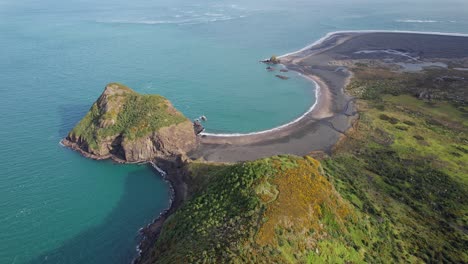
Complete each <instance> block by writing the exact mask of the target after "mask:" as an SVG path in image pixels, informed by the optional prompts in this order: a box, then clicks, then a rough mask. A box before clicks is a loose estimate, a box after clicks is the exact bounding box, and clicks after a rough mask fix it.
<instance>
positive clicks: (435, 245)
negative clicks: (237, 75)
mask: <svg viewBox="0 0 468 264" xmlns="http://www.w3.org/2000/svg"><path fill="white" fill-rule="evenodd" d="M353 71H354V73H355V74H354V77H353V80H352V81H351V83H350V84H349V86H348V87H347V90H348V92H349V93H350V94H352V95H354V96H355V97H356V100H357V101H356V104H357V108H358V111H359V113H360V118H359V120H358V121H357V123H356V124H355V125H354V128H353V129H351V130H350V131H348V132H347V133H346V137H344V139H343V140H341V141H340V142H339V143H338V144H337V145H336V146H335V148H334V150H333V153H332V155H330V156H327V155H320V157H321V161H320V162H319V161H317V160H315V159H313V158H311V157H309V156H305V157H296V156H275V157H270V158H265V159H261V160H257V161H252V162H245V163H237V164H213V163H205V162H199V161H194V162H191V163H189V164H188V165H187V170H188V171H189V175H190V179H189V181H188V183H189V189H190V190H189V193H190V195H191V198H190V199H189V200H188V201H187V202H186V203H185V204H184V205H183V206H182V207H181V208H180V209H179V210H177V211H176V213H174V214H173V215H171V216H170V217H169V218H168V219H167V221H166V222H165V224H164V226H163V229H162V232H161V234H160V236H159V239H158V240H157V242H156V244H155V245H154V246H153V247H152V248H151V250H150V254H149V257H148V258H146V259H145V260H144V261H143V263H184V262H187V263H220V262H222V263H401V262H410V263H424V262H429V263H449V262H450V263H465V262H467V261H468V255H467V253H466V245H467V237H466V228H467V219H468V218H467V215H468V214H467V213H468V205H467V203H466V201H467V200H468V189H467V184H468V148H467V147H466V146H467V144H468V139H467V136H466V133H467V132H468V127H467V125H468V124H467V118H466V117H467V113H468V111H467V108H466V105H465V102H466V100H465V99H464V98H463V93H461V92H460V89H461V88H463V87H466V83H461V82H464V80H463V79H459V81H457V83H454V82H452V81H449V82H446V83H445V82H440V81H438V80H439V79H437V78H439V77H440V76H450V75H453V74H455V73H454V72H451V70H440V71H436V70H430V71H426V72H420V73H411V74H410V73H395V72H391V71H390V70H387V69H382V68H370V67H368V66H367V65H364V64H359V65H357V66H356V68H354V69H353ZM447 71H448V72H447ZM457 76H459V75H457ZM460 87H461V88H460ZM450 89H453V93H452V92H451V93H447V92H446V91H447V90H450ZM455 94H458V95H460V96H454V95H455Z"/></svg>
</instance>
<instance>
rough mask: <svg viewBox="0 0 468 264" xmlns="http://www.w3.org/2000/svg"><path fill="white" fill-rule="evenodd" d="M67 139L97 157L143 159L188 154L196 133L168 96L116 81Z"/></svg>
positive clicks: (66, 143)
mask: <svg viewBox="0 0 468 264" xmlns="http://www.w3.org/2000/svg"><path fill="white" fill-rule="evenodd" d="M63 142H64V144H65V145H68V146H71V147H72V148H74V149H77V150H80V151H81V152H82V153H83V154H85V155H86V156H89V157H92V158H97V159H105V158H114V159H116V160H122V161H126V162H138V161H149V160H152V159H154V158H157V157H172V156H174V155H178V154H185V153H186V152H187V151H190V150H191V149H193V148H194V147H195V146H196V136H195V133H194V130H193V125H192V122H191V121H190V120H188V119H187V118H186V117H185V116H184V115H183V114H182V113H180V112H179V111H177V110H176V109H175V108H174V107H173V106H172V104H171V103H170V102H169V100H167V99H165V98H164V97H162V96H159V95H142V94H139V93H137V92H135V91H133V90H132V89H130V88H128V87H126V86H124V85H121V84H118V83H111V84H109V85H107V86H106V88H105V90H104V92H103V93H102V94H101V96H100V97H99V99H98V100H97V101H96V102H95V103H94V104H93V105H92V107H91V109H90V110H89V112H88V113H87V114H86V116H85V117H84V118H83V119H82V120H81V121H80V122H79V123H78V124H77V125H76V126H75V127H74V128H73V129H72V130H71V132H70V133H69V134H68V136H67V138H66V139H65V140H64V141H63Z"/></svg>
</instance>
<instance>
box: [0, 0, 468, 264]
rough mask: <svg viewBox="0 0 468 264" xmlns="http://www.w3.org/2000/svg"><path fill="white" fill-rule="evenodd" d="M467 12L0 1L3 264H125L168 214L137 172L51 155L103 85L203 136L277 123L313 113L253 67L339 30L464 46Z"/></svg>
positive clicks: (436, 5)
mask: <svg viewBox="0 0 468 264" xmlns="http://www.w3.org/2000/svg"><path fill="white" fill-rule="evenodd" d="M467 12H468V4H467V3H466V1H444V2H441V1H440V2H439V1H437V2H436V1H433V2H432V3H431V4H428V1H422V0H419V1H412V3H411V4H408V3H407V1H370V0H366V1H363V0H361V1H350V0H348V1H347V0H341V1H306V0H304V1H297V0H293V1H280V0H271V1H265V0H261V1H246V0H242V1H224V0H221V1H203V3H195V2H193V1H188V0H176V1H168V0H156V1H155V0H153V1H149V0H136V1H122V0H117V1H109V0H100V1H95V0H93V1H91V0H81V1H78V0H71V1H66V2H64V1H58V0H43V1H37V0H23V1H13V0H0V80H1V85H0V91H1V97H0V113H1V115H0V146H1V148H0V154H1V156H2V159H1V160H0V171H1V172H0V234H1V235H0V263H126V262H128V261H129V260H130V259H131V258H132V257H133V256H134V254H135V246H136V244H137V233H138V229H139V228H140V227H141V226H144V225H145V224H147V223H149V222H150V221H151V219H153V218H154V217H156V216H157V215H158V214H159V213H160V212H161V211H162V210H163V209H164V208H165V207H167V205H168V199H169V194H168V186H167V185H166V183H164V182H163V181H162V179H161V178H160V177H158V176H157V175H155V174H154V173H153V172H152V171H151V170H150V169H149V168H147V167H146V166H136V165H132V166H123V165H114V164H112V163H111V162H96V161H91V160H87V159H84V158H82V157H80V156H79V155H78V154H76V153H74V152H72V151H70V150H68V149H65V148H63V147H61V146H60V145H59V144H58V142H59V140H60V139H61V138H62V137H64V136H65V135H66V133H67V132H68V131H69V130H70V129H71V128H72V127H73V126H74V124H76V122H78V120H79V119H80V118H81V117H82V116H83V115H84V113H86V111H87V109H88V108H89V107H90V105H91V104H92V102H93V101H94V100H95V99H96V98H97V97H98V96H99V94H100V93H101V92H102V90H103V88H104V86H105V84H106V83H108V82H114V81H117V82H122V83H125V84H126V85H128V86H130V87H132V88H134V89H135V90H137V91H139V92H143V93H159V94H162V95H164V96H166V97H167V98H169V99H170V100H171V101H172V102H173V103H174V104H175V106H176V107H178V108H179V109H180V110H181V111H183V112H184V113H185V114H186V115H187V116H188V117H190V118H196V117H198V116H200V115H206V116H207V117H208V122H207V123H206V126H207V130H208V132H223V133H229V132H238V133H245V132H252V131H257V130H264V129H269V128H272V127H275V126H278V125H281V124H284V123H286V122H288V121H290V120H292V119H294V118H296V117H298V116H300V115H301V114H302V113H303V112H304V111H306V110H307V109H308V108H309V107H310V105H311V104H313V103H314V90H313V87H312V84H311V83H310V82H309V81H307V80H305V79H302V78H300V77H299V76H298V75H296V74H295V73H291V72H290V73H288V74H289V75H290V76H291V77H292V78H291V79H289V80H287V81H283V80H280V79H278V78H276V77H274V75H275V74H276V73H269V72H267V71H266V70H265V65H262V64H260V63H258V61H259V60H260V59H263V58H266V57H269V56H271V55H272V54H277V55H280V54H284V53H287V52H290V51H294V50H297V49H300V48H302V47H303V46H305V45H307V44H308V43H311V42H313V41H314V40H317V39H319V38H320V37H322V36H323V35H324V34H325V33H327V32H330V31H336V30H353V29H388V30H417V31H441V32H460V33H468V21H467V18H466V14H467Z"/></svg>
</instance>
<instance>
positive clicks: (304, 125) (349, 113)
mask: <svg viewBox="0 0 468 264" xmlns="http://www.w3.org/2000/svg"><path fill="white" fill-rule="evenodd" d="M463 57H468V37H466V36H451V35H440V34H429V33H428V34H422V33H403V32H338V33H334V34H329V35H327V36H326V37H325V38H324V39H322V40H321V41H320V42H317V43H315V44H314V45H312V46H309V47H306V48H304V49H303V50H301V51H298V52H295V53H291V54H287V55H285V56H281V57H280V58H281V63H282V64H284V65H285V66H286V67H287V68H288V69H289V70H292V71H296V72H299V73H301V74H302V75H303V76H304V77H306V78H310V79H311V80H314V81H315V82H316V83H317V84H318V86H319V87H318V89H319V90H318V94H317V95H318V97H317V103H316V104H315V106H314V108H313V109H312V111H310V112H308V113H307V114H306V115H304V116H303V117H302V118H301V119H299V120H296V121H295V122H293V123H290V124H289V125H287V126H282V127H280V128H277V129H273V130H270V131H266V132H261V133H258V134H255V133H254V134H247V135H231V136H225V135H202V136H200V146H199V147H198V149H197V150H195V151H193V152H192V153H190V154H189V156H190V157H191V158H193V159H199V158H201V159H204V160H207V161H217V162H237V161H246V160H253V159H258V158H263V157H268V156H273V155H280V154H295V155H306V154H308V153H310V152H313V151H324V152H327V153H330V152H331V150H332V147H333V146H334V145H335V144H336V142H337V141H338V140H339V139H340V138H341V137H342V136H344V133H345V132H346V131H347V130H348V129H349V128H350V127H351V126H352V124H353V123H354V122H355V121H356V120H357V119H358V117H359V115H358V113H357V111H356V108H355V106H354V99H353V98H352V97H351V96H349V95H347V94H346V92H345V89H344V87H345V86H346V85H347V83H348V82H349V80H350V78H351V76H352V73H351V72H350V71H349V70H348V69H347V68H346V67H343V66H339V63H336V62H339V61H346V60H356V59H375V60H380V59H386V60H389V59H390V60H393V61H395V62H406V61H414V60H417V61H430V60H433V59H437V58H444V59H451V58H463ZM291 103H293V102H291Z"/></svg>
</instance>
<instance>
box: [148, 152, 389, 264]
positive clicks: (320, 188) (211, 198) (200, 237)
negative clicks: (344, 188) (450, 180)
mask: <svg viewBox="0 0 468 264" xmlns="http://www.w3.org/2000/svg"><path fill="white" fill-rule="evenodd" d="M188 166H189V168H188V170H189V171H190V172H191V173H190V175H191V186H197V187H196V188H197V190H198V191H196V192H194V194H193V197H192V198H191V199H190V200H189V201H188V202H187V203H186V204H185V205H183V206H182V207H181V208H180V209H179V210H178V211H177V212H176V213H175V214H173V215H171V216H170V217H169V218H168V219H167V221H166V222H165V224H164V227H163V230H162V232H161V234H160V237H159V239H158V241H157V243H156V245H155V246H154V247H153V248H152V251H151V259H153V260H157V261H156V262H157V263H221V262H223V263H227V262H230V263H246V262H251V263H297V262H300V263H320V262H322V263H328V262H330V261H332V262H334V261H337V262H336V263H345V260H349V261H353V262H355V263H362V262H364V261H365V260H366V258H368V259H369V260H372V259H374V258H375V257H379V255H377V254H374V255H372V253H371V252H370V251H371V250H370V249H371V248H369V247H368V245H372V243H371V242H370V241H369V240H379V238H373V236H369V234H373V233H376V232H377V230H376V229H375V227H374V226H371V225H370V221H369V220H368V219H367V217H366V216H365V215H363V214H361V213H360V212H358V211H356V210H355V208H354V206H353V205H351V204H350V203H349V202H348V201H346V200H344V199H343V198H341V196H340V195H339V193H338V192H337V191H336V190H335V189H334V187H333V186H332V184H331V183H330V182H329V181H328V180H327V179H326V178H325V176H324V172H323V170H322V167H321V165H320V163H319V162H318V161H317V160H315V159H313V158H311V157H296V156H276V157H271V158H266V159H261V160H257V161H253V162H246V163H238V164H233V165H226V164H224V165H220V164H213V165H212V164H205V163H198V162H194V163H191V164H190V165H188ZM206 179H209V180H206ZM381 243H383V241H381ZM368 251H369V252H370V253H369V255H367V253H366V252H368ZM148 262H151V261H148Z"/></svg>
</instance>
